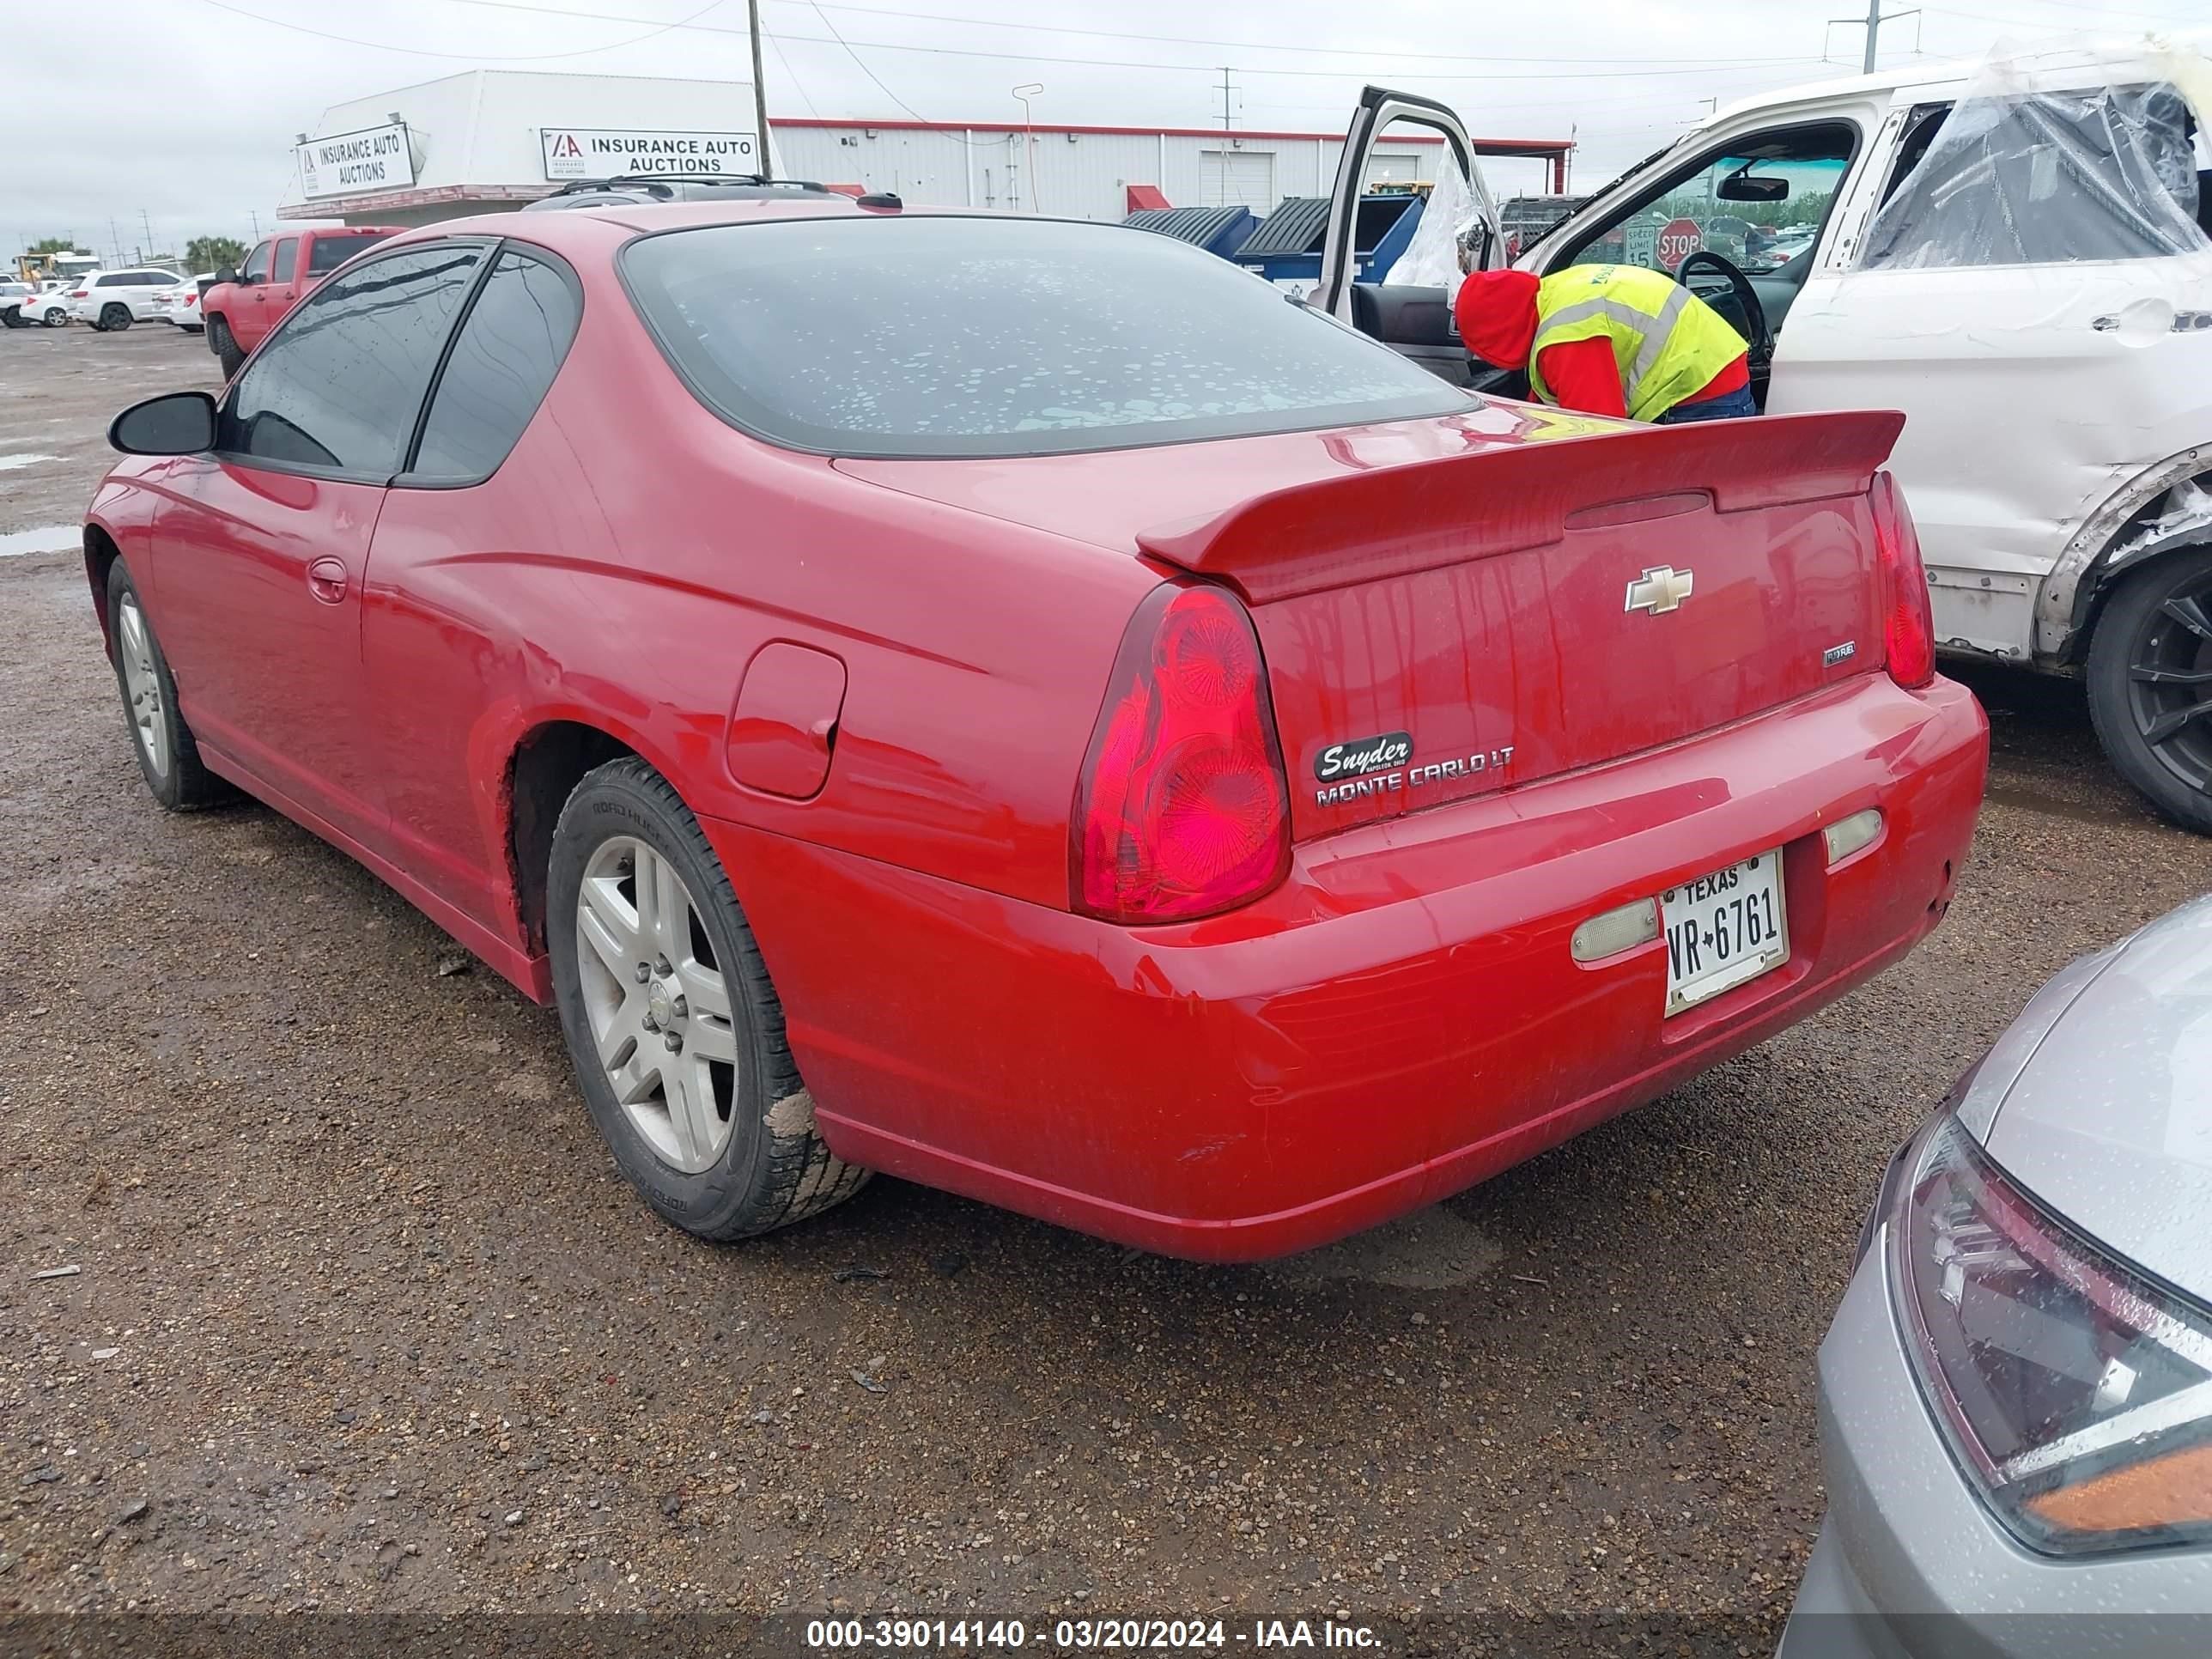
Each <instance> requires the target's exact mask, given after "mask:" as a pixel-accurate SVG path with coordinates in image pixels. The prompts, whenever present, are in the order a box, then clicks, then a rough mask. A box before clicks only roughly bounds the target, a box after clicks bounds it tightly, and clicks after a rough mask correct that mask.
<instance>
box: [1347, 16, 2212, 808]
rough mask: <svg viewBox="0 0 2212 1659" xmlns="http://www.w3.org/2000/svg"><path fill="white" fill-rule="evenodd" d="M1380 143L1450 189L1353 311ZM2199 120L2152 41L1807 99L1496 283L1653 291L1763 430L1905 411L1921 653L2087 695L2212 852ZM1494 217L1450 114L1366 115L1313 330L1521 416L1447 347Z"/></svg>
mask: <svg viewBox="0 0 2212 1659" xmlns="http://www.w3.org/2000/svg"><path fill="white" fill-rule="evenodd" d="M1401 121H1403V122H1409V123H1413V124H1415V125H1423V126H1427V127H1431V128H1433V129H1435V130H1436V131H1438V132H1440V133H1442V134H1443V137H1444V138H1445V140H1446V143H1445V145H1444V152H1445V155H1446V157H1447V161H1446V162H1445V164H1444V165H1445V166H1446V167H1447V169H1448V170H1449V168H1450V166H1451V162H1450V159H1449V158H1452V157H1456V158H1457V173H1456V175H1455V176H1454V177H1450V178H1447V179H1440V180H1439V181H1438V184H1437V190H1436V193H1435V196H1434V197H1432V204H1431V213H1432V214H1437V216H1438V219H1439V223H1438V224H1437V226H1436V227H1433V228H1432V227H1431V226H1430V225H1429V224H1428V223H1427V222H1426V220H1425V221H1424V223H1423V225H1422V227H1421V229H1420V231H1419V232H1417V234H1416V236H1415V239H1414V246H1413V248H1412V249H1410V250H1409V252H1408V253H1407V258H1405V259H1402V260H1401V261H1400V262H1399V264H1397V265H1395V266H1394V267H1393V268H1392V270H1390V271H1389V272H1388V273H1386V274H1385V280H1384V281H1383V283H1379V284H1375V285H1371V286H1370V285H1368V284H1359V283H1352V281H1350V280H1349V276H1350V272H1351V270H1352V262H1351V258H1350V252H1351V248H1350V239H1349V235H1348V232H1349V230H1350V228H1351V225H1352V209H1353V205H1354V204H1355V203H1356V200H1357V197H1358V193H1359V186H1360V184H1361V182H1362V181H1363V180H1364V179H1365V177H1366V167H1367V155H1368V151H1369V150H1370V149H1371V147H1372V145H1373V143H1374V141H1375V139H1376V137H1378V136H1379V135H1380V134H1381V132H1382V131H1383V129H1384V128H1385V127H1386V126H1389V125H1392V124H1393V123H1395V122H1401ZM2208 122H2212V65H2208V64H2207V61H2206V59H2205V58H2203V56H2201V55H2200V54H2199V53H2198V52H2195V51H2193V50H2190V49H2186V48H2180V47H2168V46H2161V45H2159V44H2157V43H2154V42H2148V41H2142V42H2137V43H2135V44H2133V45H2131V46H2119V47H2106V46H2068V47H2065V48H2063V49H2057V50H2051V51H2044V52H2035V53H2033V54H2028V55H2023V56H2018V57H2013V58H2004V59H1993V60H1990V61H1989V62H1985V63H1983V64H1951V65H1942V66H1915V67H1912V68H1908V69H1901V70H1893V71H1887V72H1884V73H1881V74H1878V75H1874V76H1866V77H1864V78H1862V79H1852V80H1846V81H1833V82H1825V83H1822V84H1820V85H1816V86H1809V87H1802V88H1795V89H1793V90H1790V91H1786V92H1779V93H1773V94H1766V95H1764V96H1761V97H1759V98H1755V99H1751V100H1746V101H1744V102H1741V103H1739V104H1736V105H1735V106H1731V107H1729V108H1727V109H1723V110H1722V111H1720V112H1717V114H1715V115H1714V116H1712V117H1711V118H1708V119H1707V120H1705V122H1703V123H1701V124H1700V125H1699V126H1697V127H1696V128H1694V129H1692V131H1689V132H1687V133H1686V134H1684V135H1683V137H1680V139H1678V140H1676V141H1675V142H1674V143H1672V144H1670V145H1668V147H1667V148H1666V149H1663V150H1662V151H1660V152H1659V153H1658V154H1656V155H1652V156H1651V157H1650V158H1649V159H1647V160H1646V161H1642V162H1640V163H1638V165H1637V166H1636V167H1632V168H1631V169H1630V170H1629V171H1628V172H1627V173H1625V174H1623V175H1622V176H1621V177H1620V179H1616V180H1614V181H1613V183H1612V184H1610V185H1607V186H1605V187H1604V188H1603V189H1601V191H1598V192H1597V193H1596V194H1595V196H1593V197H1590V198H1589V200H1588V201H1587V202H1586V203H1585V204H1583V206H1581V207H1580V208H1579V209H1577V210H1576V211H1574V212H1573V213H1572V214H1571V215H1570V216H1568V217H1567V218H1566V219H1565V220H1564V221H1562V222H1560V223H1559V224H1558V225H1557V226H1555V227H1554V228H1552V229H1551V230H1550V231H1549V232H1548V233H1547V234H1543V235H1542V236H1541V237H1539V238H1538V239H1536V240H1534V241H1533V242H1530V243H1528V245H1527V246H1525V249H1524V251H1523V252H1521V254H1520V255H1519V256H1518V258H1515V259H1513V260H1512V261H1511V263H1512V264H1516V265H1517V266H1518V267H1520V268H1521V269H1522V270H1530V271H1534V272H1535V273H1537V274H1538V275H1540V276H1541V275H1542V274H1544V273H1547V272H1549V271H1553V270H1562V269H1564V268H1565V267H1567V266H1569V265H1575V264H1603V263H1607V262H1615V263H1619V262H1629V263H1638V264H1649V265H1651V266H1654V267H1655V268H1658V269H1662V270H1668V272H1670V273H1671V274H1673V275H1674V276H1677V277H1678V278H1679V279H1680V280H1681V281H1683V282H1685V283H1689V284H1690V285H1691V286H1692V287H1693V288H1695V289H1697V290H1698V291H1699V293H1700V294H1701V295H1705V296H1707V297H1708V298H1710V299H1711V300H1712V301H1714V302H1715V303H1716V305H1717V307H1719V308H1720V309H1721V310H1722V311H1723V314H1726V315H1728V316H1729V318H1730V319H1731V320H1732V321H1734V322H1735V323H1736V325H1738V327H1739V328H1740V329H1741V331H1742V332H1743V333H1744V334H1745V336H1746V337H1747V339H1748V340H1749V341H1750V342H1751V367H1752V375H1753V392H1754V395H1755V396H1756V397H1757V398H1758V399H1759V403H1760V404H1761V406H1762V407H1763V408H1764V409H1765V410H1769V411H1770V412H1773V413H1777V414H1780V413H1795V412H1798V411H1802V410H1832V409H1852V408H1862V409H1863V408H1883V409H1898V410H1904V411H1905V415H1906V416H1907V420H1906V423H1905V434H1904V436H1903V438H1902V439H1901V440H1900V441H1899V444H1898V447H1897V450H1896V453H1895V457H1894V459H1893V464H1892V465H1893V470H1894V471H1895V472H1896V474H1897V476H1898V477H1899V480H1900V481H1901V482H1902V483H1903V484H1904V486H1905V495H1906V496H1907V498H1908V499H1909V500H1910V501H1911V507H1912V511H1913V513H1914V516H1915V518H1916V519H1917V521H1918V525H1919V530H1920V537H1921V542H1922V547H1923V556H1924V557H1925V559H1926V562H1927V567H1928V579H1929V586H1930V590H1931V592H1930V597H1931V599H1932V601H1933V606H1934V611H1935V617H1936V633H1937V635H1938V637H1939V639H1940V640H1941V641H1942V642H1943V645H1944V647H1945V648H1946V649H1948V650H1950V651H1952V652H1955V653H1972V654H1975V655H1978V656H1982V657H1986V658H1992V659H1999V660H2002V661H2005V662H2009V663H2015V664H2018V665H2021V666H2023V667H2028V668H2033V669H2036V670H2039V671H2044V672H2046V673H2057V674H2067V675H2072V676H2075V677H2077V678H2082V679H2084V680H2086V682H2087V689H2088V696H2089V703H2090V708H2091V711H2092V713H2093V716H2094V719H2095V722H2096V727H2097V732H2098V734H2099V736H2100V739H2101V740H2102V742H2103V744H2104V745H2105V748H2106V752H2107V753H2108V754H2109V755H2110V756H2111V757H2112V762H2113V764H2114V765H2115V766H2116V767H2117V768H2118V769H2119V770H2120V772H2121V773H2122V774H2123V775H2124V776H2126V778H2127V779H2128V780H2129V781H2130V782H2131V783H2132V784H2134V785H2135V787H2136V788H2137V789H2139V790H2141V791H2142V793H2143V794H2144V795H2145V796H2146V797H2147V798H2148V799H2149V800H2150V801H2151V802H2152V803H2153V804H2154V805H2156V806H2157V807H2158V808H2159V809H2160V811H2163V812H2165V813H2166V815H2167V816H2169V817H2172V818H2173V819H2174V820H2175V821H2177V822H2178V823H2182V824H2184V825H2186V826H2187V827H2189V828H2191V829H2196V830H2197V831H2200V832H2203V833H2207V834H2212V236H2208V234H2207V229H2206V228H2207V226H2208V225H2212V148H2208V143H2207V137H2206V128H2207V125H2208ZM1461 204H1463V207H1462V205H1461ZM1439 210H1444V211H1443V212H1439ZM1451 216H1456V218H1457V223H1456V224H1454V223H1451V222H1449V219H1450V217H1451ZM1808 226H1812V227H1816V228H1813V229H1812V230H1811V231H1810V234H1809V235H1808V229H1807V228H1808ZM1496 227H1497V215H1496V210H1495V209H1494V208H1493V207H1492V197H1491V195H1490V192H1489V191H1488V189H1487V187H1486V185H1485V184H1484V182H1483V180H1482V178H1481V176H1480V172H1479V171H1478V170H1477V169H1476V168H1475V167H1474V159H1473V152H1472V149H1471V148H1470V146H1469V145H1468V140H1467V130H1466V128H1465V127H1464V126H1463V125H1462V124H1461V122H1460V120H1459V118H1458V117H1457V116H1456V115H1455V114H1454V113H1453V112H1451V111H1450V110H1449V109H1447V108H1445V107H1444V106H1442V105H1439V104H1436V103H1433V102H1431V101H1430V100H1425V99H1421V98H1418V97H1414V96H1412V95H1410V94H1401V93H1393V92H1389V91H1385V90H1383V89H1380V88H1370V89H1369V91H1368V92H1367V94H1365V96H1364V98H1363V99H1362V100H1361V103H1360V106H1359V108H1358V112H1356V113H1355V115H1354V118H1353V121H1352V127H1351V130H1350V131H1349V133H1348V134H1347V138H1346V146H1345V154H1344V160H1343V163H1342V167H1341V170H1340V173H1339V176H1338V179H1337V182H1336V190H1335V198H1334V202H1333V204H1332V216H1331V221H1330V228H1329V235H1328V242H1327V248H1326V252H1325V255H1324V258H1323V263H1322V281H1321V286H1320V287H1319V289H1316V292H1315V293H1314V295H1312V296H1311V302H1312V303H1314V304H1315V305H1317V306H1320V307H1323V308H1325V309H1328V310H1329V311H1330V312H1332V313H1334V315H1336V316H1337V317H1338V318H1339V319H1340V320H1342V321H1344V322H1346V323H1348V324H1350V325H1352V326H1355V327H1358V328H1359V329H1361V330H1363V331H1365V332H1367V333H1370V334H1372V335H1374V336H1376V337H1378V338H1380V339H1382V340H1383V341H1385V342H1387V343H1389V344H1391V345H1393V346H1395V347H1396V348H1397V349H1400V350H1401V351H1404V352H1406V353H1407V354H1408V355H1410V356H1414V357H1416V358H1419V359H1420V360H1421V361H1423V362H1426V363H1428V364H1429V366H1430V367H1431V368H1434V369H1435V370H1436V371H1437V372H1438V373H1440V374H1446V375H1448V376H1451V377H1455V378H1467V379H1469V380H1471V381H1472V383H1474V384H1475V385H1477V386H1484V387H1486V389H1496V390H1499V391H1502V392H1507V393H1509V394H1513V395H1519V394H1520V388H1519V387H1518V386H1515V385H1513V384H1512V383H1510V382H1508V381H1505V380H1504V379H1503V377H1500V376H1498V375H1496V374H1494V373H1492V372H1490V371H1488V370H1486V367H1485V366H1484V365H1482V364H1480V363H1479V362H1470V360H1469V359H1468V356H1467V354H1466V352H1465V349H1464V348H1463V347H1462V346H1461V344H1460V343H1459V340H1458V337H1457V335H1456V334H1455V332H1454V331H1453V329H1452V325H1451V320H1450V317H1451V312H1450V301H1451V290H1452V288H1453V286H1454V285H1455V283H1456V272H1455V270H1454V269H1453V268H1452V265H1451V259H1450V247H1449V241H1450V239H1451V237H1452V235H1453V234H1454V232H1455V231H1456V233H1457V234H1459V235H1460V236H1461V237H1462V238H1463V239H1464V240H1466V242H1467V244H1468V246H1469V247H1470V248H1471V249H1472V250H1473V251H1474V257H1475V258H1477V259H1479V260H1480V263H1481V264H1485V265H1496V264H1504V263H1506V260H1505V258H1504V252H1503V246H1504V240H1503V238H1502V236H1500V235H1498V234H1496ZM1792 250H1794V252H1793V251H1792ZM1778 254H1780V255H1782V256H1783V257H1780V258H1778V257H1777V256H1778Z"/></svg>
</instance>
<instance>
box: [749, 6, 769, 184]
mask: <svg viewBox="0 0 2212 1659" xmlns="http://www.w3.org/2000/svg"><path fill="white" fill-rule="evenodd" d="M745 12H746V15H747V17H748V20H749V21H750V22H751V24H752V34H753V119H754V120H755V121H756V122H757V124H758V125H759V128H760V137H759V138H758V139H757V140H756V141H755V142H756V143H758V145H759V146H760V165H759V166H758V167H756V168H755V169H754V171H756V172H757V173H759V174H760V176H761V177H762V178H763V179H766V178H769V177H770V176H772V175H771V172H770V169H769V164H768V82H766V81H765V80H763V78H762V76H761V44H760V40H761V36H760V0H745Z"/></svg>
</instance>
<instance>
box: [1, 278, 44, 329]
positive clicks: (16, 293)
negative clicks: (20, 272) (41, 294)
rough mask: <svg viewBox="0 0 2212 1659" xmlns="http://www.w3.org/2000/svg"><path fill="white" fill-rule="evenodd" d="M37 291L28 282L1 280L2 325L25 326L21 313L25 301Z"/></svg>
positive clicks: (11, 326)
mask: <svg viewBox="0 0 2212 1659" xmlns="http://www.w3.org/2000/svg"><path fill="white" fill-rule="evenodd" d="M37 291H38V290H37V289H33V287H32V286H31V285H30V284H29V283H14V282H0V325H4V326H6V327H9V328H21V327H23V326H25V325H24V322H23V319H22V316H21V311H22V306H23V301H26V300H27V299H29V298H30V297H31V296H32V295H33V294H34V293H36V292H37Z"/></svg>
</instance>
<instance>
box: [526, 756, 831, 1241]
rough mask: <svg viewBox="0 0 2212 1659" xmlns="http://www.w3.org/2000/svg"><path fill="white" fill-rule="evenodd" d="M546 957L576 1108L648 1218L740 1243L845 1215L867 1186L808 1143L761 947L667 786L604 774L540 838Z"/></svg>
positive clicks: (591, 779)
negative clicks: (842, 1209) (845, 1204)
mask: <svg viewBox="0 0 2212 1659" xmlns="http://www.w3.org/2000/svg"><path fill="white" fill-rule="evenodd" d="M545 885H546V915H547V921H546V928H545V931H546V943H547V945H548V947H549V951H550V956H551V958H552V969H553V991H554V997H555V1000H556V1002H557V1003H558V1005H559V1006H560V1011H561V1030H562V1035H563V1036H566V1037H567V1039H568V1054H569V1058H570V1059H571V1060H573V1061H574V1065H575V1067H576V1077H577V1081H578V1082H579V1084H580V1085H581V1087H582V1089H583V1091H584V1100H585V1103H586V1105H587V1106H589V1107H590V1109H591V1113H592V1119H593V1121H595V1122H597V1123H598V1125H599V1133H601V1134H602V1135H604V1136H605V1138H606V1141H607V1145H608V1146H609V1147H610V1148H611V1150H612V1152H614V1155H615V1162H616V1163H617V1164H618V1165H620V1166H621V1168H622V1171H623V1174H624V1175H625V1176H629V1180H630V1182H631V1184H632V1185H634V1186H635V1187H636V1188H637V1189H638V1191H639V1193H640V1194H641V1195H642V1196H643V1197H644V1199H645V1200H646V1202H647V1204H649V1205H651V1206H653V1209H654V1210H655V1211H657V1212H659V1214H660V1215H661V1216H662V1217H663V1218H665V1219H666V1220H668V1221H671V1222H673V1223H674V1224H675V1225H677V1226H678V1227H681V1228H683V1229H684V1231H686V1232H689V1233H692V1234H695V1235H696V1236H697V1237H701V1238H704V1239H712V1240H716V1241H722V1240H729V1239H738V1238H750V1237H754V1236H756V1235H757V1234H761V1233H765V1232H769V1231H773V1230H774V1229H775V1228H778V1227H785V1226H788V1225H791V1224H792V1223H793V1222H795V1221H803V1220H805V1218H808V1217H809V1216H812V1215H817V1214H819V1213H820V1212H822V1211H823V1210H826V1209H828V1208H829V1207H830V1206H832V1205H835V1204H838V1203H842V1201H843V1200H846V1199H848V1198H849V1197H851V1196H852V1195H853V1194H854V1193H856V1192H858V1191H859V1190H860V1188H861V1187H862V1186H864V1185H865V1184H866V1182H867V1179H868V1171H867V1170H863V1169H860V1168H859V1167H858V1166H857V1165H854V1164H847V1163H845V1162H844V1161H843V1160H842V1159H841V1158H837V1157H836V1156H835V1155H834V1154H833V1153H832V1152H830V1151H829V1147H828V1146H826V1145H824V1144H823V1140H822V1138H821V1136H820V1135H819V1134H817V1133H816V1132H815V1127H814V1103H813V1100H812V1097H811V1096H809V1095H808V1094H807V1092H806V1085H805V1083H804V1082H803V1081H802V1080H801V1079H800V1078H799V1068H798V1066H795V1065H794V1064H793V1061H792V1058H791V1049H790V1047H789V1045H788V1044H787V1042H786V1040H785V1037H784V1029H783V1005H782V1004H781V1002H780V1001H779V1000H777V997H776V994H775V985H774V984H773V983H772V982H771V981H769V975H768V968H767V965H766V964H765V963H763V961H762V960H761V954H760V947H759V945H757V944H756V943H755V941H754V939H753V935H752V930H751V928H750V927H748V926H747V925H746V922H745V918H744V912H743V911H742V910H740V909H739V908H738V899H737V894H736V892H735V891H734V890H732V888H731V885H730V878H729V877H728V875H727V874H726V872H724V870H723V868H722V865H721V860H720V859H718V858H716V857H715V855H714V848H712V847H711V846H709V845H708V842H707V838H706V836H705V835H704V834H703V833H702V831H701V830H700V828H699V823H698V820H697V819H696V818H695V817H692V816H691V813H690V809H689V808H687V807H686V806H685V805H684V802H683V799H682V798H681V797H680V796H678V794H677V793H676V791H675V790H674V789H673V788H672V787H670V785H669V783H668V781H667V780H666V779H665V778H663V777H662V776H661V775H659V773H658V772H656V771H654V770H653V769H652V768H651V767H649V766H647V764H646V763H644V762H643V761H641V760H636V759H624V760H617V761H610V762H609V763H607V764H605V766H602V767H600V768H599V769H597V770H596V771H594V772H592V773H591V774H590V775H587V776H586V778H585V779H584V781H582V782H581V783H580V784H579V785H577V787H576V790H575V793H573V794H572V795H570V796H569V797H568V805H565V806H564V807H562V810H561V817H560V821H559V823H557V824H556V826H555V828H554V831H553V853H552V858H551V861H550V868H549V870H548V872H547V878H546V884H545Z"/></svg>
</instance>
